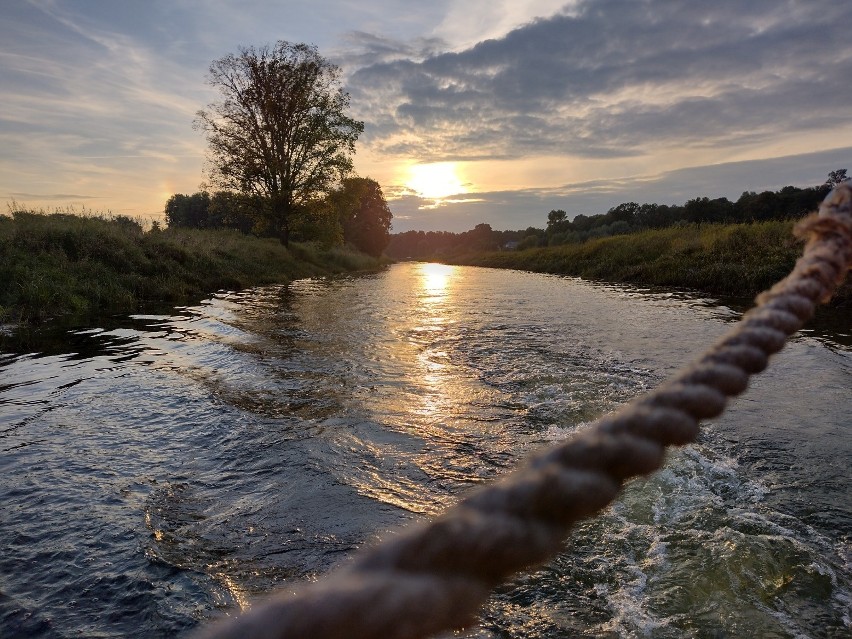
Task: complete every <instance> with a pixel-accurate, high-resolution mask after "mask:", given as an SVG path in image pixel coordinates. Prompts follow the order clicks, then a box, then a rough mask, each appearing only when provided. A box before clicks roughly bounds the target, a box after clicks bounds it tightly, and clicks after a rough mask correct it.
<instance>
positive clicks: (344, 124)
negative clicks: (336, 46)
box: [195, 41, 364, 244]
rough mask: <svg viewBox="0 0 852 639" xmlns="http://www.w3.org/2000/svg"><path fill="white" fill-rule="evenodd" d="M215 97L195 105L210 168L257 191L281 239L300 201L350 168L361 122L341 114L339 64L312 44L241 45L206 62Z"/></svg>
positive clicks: (238, 186) (247, 191) (344, 106)
mask: <svg viewBox="0 0 852 639" xmlns="http://www.w3.org/2000/svg"><path fill="white" fill-rule="evenodd" d="M208 82H209V84H211V85H212V86H214V87H216V88H217V89H218V90H219V92H220V95H221V99H220V100H218V101H215V102H213V103H211V104H209V105H208V106H207V109H206V110H204V109H202V110H200V111H198V113H197V117H196V120H195V123H196V127H197V128H198V129H200V130H201V131H203V132H204V134H205V135H206V137H207V142H208V147H209V148H208V173H209V177H210V179H211V181H212V182H213V183H214V184H215V185H216V186H218V187H220V188H223V189H226V190H233V191H238V192H240V193H243V194H244V195H254V196H260V197H263V198H264V199H265V200H266V201H267V202H268V203H269V206H268V215H269V218H270V219H269V225H270V226H271V227H272V228H273V229H274V231H275V234H276V235H277V236H278V237H279V238H280V239H281V241H282V242H284V243H285V244H286V243H287V242H288V240H289V234H290V225H291V222H292V219H293V217H294V216H295V214H296V213H297V212H298V210H299V208H300V207H304V206H307V205H308V204H309V203H310V202H311V201H313V200H316V199H317V198H321V197H323V196H324V195H327V194H328V193H329V192H330V191H331V190H332V189H333V188H334V186H335V185H336V184H338V183H339V182H340V180H342V179H343V178H344V177H345V176H346V175H347V174H349V173H350V172H351V171H352V157H351V156H352V155H353V154H354V153H355V142H356V140H357V139H358V136H359V135H360V134H361V133H362V132H363V130H364V123H363V122H360V121H358V120H355V119H353V118H351V117H349V116H348V115H347V113H346V112H347V110H348V108H349V95H348V94H347V93H345V92H344V91H343V89H342V88H341V87H340V69H339V68H338V67H336V66H335V65H333V64H331V63H330V62H329V61H328V60H326V59H325V58H323V57H322V56H321V55H320V54H319V52H318V50H317V48H316V47H315V46H311V45H307V44H292V43H289V42H286V41H279V42H278V43H277V44H276V45H275V46H274V47H269V46H264V47H259V48H254V47H248V48H240V50H239V54H238V55H233V54H229V55H227V56H225V57H223V58H221V59H219V60H215V61H214V62H213V63H212V64H211V66H210V74H209V77H208Z"/></svg>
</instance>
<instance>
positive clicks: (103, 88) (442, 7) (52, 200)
mask: <svg viewBox="0 0 852 639" xmlns="http://www.w3.org/2000/svg"><path fill="white" fill-rule="evenodd" d="M278 40H287V41H290V42H306V43H310V44H315V45H317V47H318V48H319V50H320V53H321V54H322V55H324V56H325V57H326V58H328V59H329V60H331V61H332V62H333V63H335V64H336V65H338V66H340V68H341V70H342V79H343V83H344V88H345V89H346V91H347V92H348V93H349V94H350V96H351V115H353V116H354V117H356V118H357V119H359V120H363V121H364V123H365V130H364V133H363V134H362V136H361V138H360V139H359V141H358V144H357V153H356V156H355V169H356V172H357V174H358V175H361V176H364V177H371V178H373V179H375V180H377V181H378V182H379V184H380V185H381V186H382V189H383V192H384V194H385V196H386V198H387V199H388V203H389V205H390V208H391V211H392V212H393V214H394V220H393V230H394V231H395V232H401V231H407V230H413V229H417V230H448V231H463V230H467V229H470V228H473V227H474V226H475V225H476V224H479V223H487V224H490V225H491V226H492V227H493V228H495V229H500V230H502V229H513V230H514V229H524V228H527V227H529V226H536V227H539V228H541V227H544V226H545V225H546V223H547V213H548V212H549V211H550V210H552V209H563V210H565V211H567V212H568V215H569V217H571V218H573V217H574V216H575V215H577V214H579V213H583V214H586V215H593V214H596V213H605V212H606V211H607V210H608V209H609V208H611V207H613V206H616V205H617V204H619V203H621V202H628V201H635V202H639V203H644V202H657V203H660V204H681V203H683V202H685V201H686V200H688V199H691V198H693V197H704V196H706V197H711V198H715V197H728V198H730V199H732V200H735V199H736V198H738V197H739V195H740V194H741V193H742V192H743V191H746V190H749V191H758V192H759V191H763V190H777V189H779V188H781V187H783V186H786V185H794V186H800V187H806V186H816V185H818V184H821V183H822V182H824V181H825V179H826V176H827V174H828V172H829V171H832V170H835V169H838V168H848V169H849V170H850V171H852V118H850V110H852V39H850V38H849V12H848V5H846V3H843V2H837V1H836V0H831V1H824V0H799V1H796V0H749V1H748V2H744V1H743V0H714V1H713V2H706V1H705V0H572V1H570V2H567V3H566V2H565V0H430V1H429V2H414V1H409V0H405V1H404V0H372V1H371V0H311V1H310V2H308V1H304V2H296V1H291V0H282V1H274V0H235V1H232V0H144V1H143V0H137V1H134V0H126V1H122V0H0V198H2V199H5V201H6V203H7V208H9V207H11V206H13V203H14V204H17V205H19V206H20V205H24V206H27V207H30V208H40V207H42V208H45V209H46V210H53V209H55V208H62V209H65V208H66V207H72V208H73V209H74V210H76V211H78V212H79V211H92V212H96V213H98V212H101V213H113V214H122V215H130V216H132V217H136V218H139V219H144V220H154V219H162V217H163V208H164V205H165V202H166V200H167V199H168V198H169V197H170V196H171V195H172V194H174V193H194V192H196V191H197V190H199V188H200V186H201V184H202V183H203V182H204V180H205V177H204V166H205V162H204V157H205V151H206V144H205V140H204V137H203V135H202V134H201V133H200V132H199V131H197V130H194V129H193V119H194V118H195V113H196V112H197V111H198V110H199V109H202V108H205V107H206V106H207V105H208V104H209V103H210V102H211V101H212V100H214V99H215V98H216V92H215V90H214V89H213V88H212V87H211V86H209V85H208V84H207V83H206V78H207V71H208V68H209V66H210V63H211V62H212V61H213V60H215V59H218V58H221V57H223V56H225V55H227V54H229V53H236V52H237V50H238V48H239V47H241V46H260V45H265V44H274V43H275V42H276V41H278Z"/></svg>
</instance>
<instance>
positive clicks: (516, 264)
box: [448, 221, 852, 303]
mask: <svg viewBox="0 0 852 639" xmlns="http://www.w3.org/2000/svg"><path fill="white" fill-rule="evenodd" d="M792 229H793V222H792V221H786V222H785V221H772V222H756V223H752V224H688V225H681V226H674V227H670V228H665V229H652V230H646V231H642V232H638V233H634V234H630V235H620V236H615V237H605V238H600V239H596V240H589V241H587V242H584V243H582V244H566V245H562V246H554V247H546V248H531V249H525V250H520V251H500V252H489V253H472V254H468V255H466V256H458V257H456V258H453V259H450V260H448V261H450V262H452V263H455V264H468V265H475V266H491V267H496V268H512V269H521V270H527V271H535V272H540V273H556V274H561V275H572V276H577V277H583V278H588V279H595V280H604V281H610V282H629V283H632V284H640V285H646V286H672V287H678V288H690V289H698V290H701V291H706V292H707V293H711V294H717V295H731V296H740V297H745V296H752V295H755V294H756V293H758V292H760V291H762V290H764V289H766V288H768V287H770V286H771V285H772V284H774V283H775V282H776V281H778V280H780V279H781V278H783V277H784V276H786V275H787V274H788V273H789V272H790V270H791V269H792V268H793V265H794V264H795V262H796V259H797V258H798V257H799V256H800V255H801V251H802V244H801V242H800V241H798V240H796V239H795V238H794V237H793V234H792ZM850 300H852V286H850V284H849V283H847V284H846V286H845V287H844V288H843V289H842V290H841V291H840V292H839V294H838V296H836V297H835V303H848V302H849V301H850Z"/></svg>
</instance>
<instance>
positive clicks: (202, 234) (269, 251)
mask: <svg viewBox="0 0 852 639" xmlns="http://www.w3.org/2000/svg"><path fill="white" fill-rule="evenodd" d="M380 265H381V262H380V261H379V260H376V259H373V258H371V257H369V256H367V255H364V254H361V253H355V252H352V251H347V250H345V249H341V248H335V249H330V250H324V249H322V248H320V247H317V246H311V245H291V247H290V248H289V249H288V248H285V247H284V246H282V245H281V243H280V242H279V241H277V240H273V239H262V238H256V237H252V236H247V235H243V234H241V233H239V232H238V231H232V230H197V229H180V228H178V229H165V230H159V229H153V230H149V231H145V230H143V227H142V225H141V224H139V223H138V222H136V221H134V220H132V219H130V218H127V217H121V216H119V217H107V216H103V215H75V214H69V213H58V214H57V213H55V214H45V213H43V212H37V211H26V210H12V211H11V214H10V215H9V216H0V320H2V321H6V322H10V321H11V322H22V321H24V322H38V321H41V320H44V319H46V318H48V317H53V316H57V315H66V314H80V315H85V314H94V313H102V312H126V311H132V310H136V309H138V308H140V307H141V306H142V305H145V304H150V303H155V302H160V303H175V304H177V303H182V302H186V301H189V300H192V299H194V298H199V297H201V296H203V295H205V294H209V293H211V292H214V291H217V290H221V289H240V288H244V287H247V286H254V285H260V284H270V283H281V282H287V281H290V280H292V279H295V278H300V277H313V276H322V275H330V274H334V273H341V272H346V271H354V270H369V269H375V268H378V267H380Z"/></svg>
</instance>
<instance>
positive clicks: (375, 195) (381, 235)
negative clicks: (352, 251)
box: [329, 177, 393, 257]
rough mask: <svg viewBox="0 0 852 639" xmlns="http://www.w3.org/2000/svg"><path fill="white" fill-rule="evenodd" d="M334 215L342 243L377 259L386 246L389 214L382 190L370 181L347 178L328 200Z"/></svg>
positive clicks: (360, 178) (389, 221)
mask: <svg viewBox="0 0 852 639" xmlns="http://www.w3.org/2000/svg"><path fill="white" fill-rule="evenodd" d="M329 203H330V204H331V206H332V208H333V209H334V210H336V211H337V215H338V219H339V220H340V226H341V227H342V228H343V240H344V241H345V242H347V243H349V244H352V245H353V246H355V248H357V249H358V250H359V251H363V252H364V253H368V254H370V255H374V256H376V257H378V256H379V255H381V254H382V251H384V250H385V247H386V246H387V245H388V242H390V229H391V220H392V219H393V213H391V211H390V208H389V207H388V203H387V201H386V200H385V196H384V194H383V193H382V187H381V186H379V183H378V182H376V181H375V180H372V179H370V178H362V177H351V178H347V179H345V180H343V184H342V185H341V187H340V188H339V189H337V190H336V191H335V192H333V193H332V194H331V195H330V196H329Z"/></svg>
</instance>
